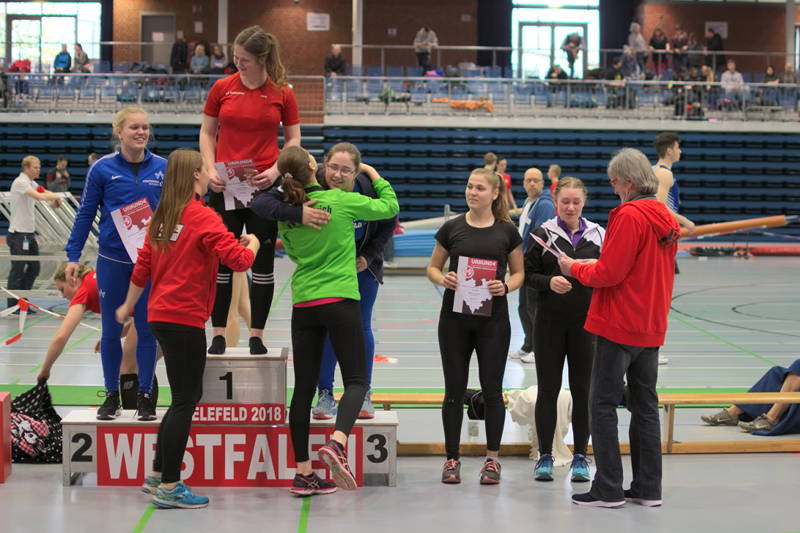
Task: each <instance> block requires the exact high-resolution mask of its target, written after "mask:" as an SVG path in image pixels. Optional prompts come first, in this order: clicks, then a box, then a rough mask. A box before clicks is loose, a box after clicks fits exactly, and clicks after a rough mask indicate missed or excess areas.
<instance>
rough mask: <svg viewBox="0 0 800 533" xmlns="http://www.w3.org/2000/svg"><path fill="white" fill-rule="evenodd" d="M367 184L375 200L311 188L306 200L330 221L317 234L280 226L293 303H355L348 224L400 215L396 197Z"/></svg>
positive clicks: (381, 182)
mask: <svg viewBox="0 0 800 533" xmlns="http://www.w3.org/2000/svg"><path fill="white" fill-rule="evenodd" d="M372 185H373V186H374V187H375V192H376V194H377V195H378V198H369V197H368V196H364V195H363V194H359V193H355V192H344V191H342V190H341V189H329V190H322V189H321V188H318V186H316V185H313V186H309V187H306V188H307V189H311V190H310V192H308V197H309V198H310V199H312V200H316V201H317V203H316V204H314V207H315V208H317V209H324V210H325V211H327V212H328V213H330V215H331V218H330V220H329V221H328V223H327V224H325V225H324V226H322V229H321V230H316V229H313V228H309V227H308V226H304V225H302V224H297V223H294V222H279V223H278V229H279V230H280V234H281V240H282V242H283V246H284V248H285V249H286V253H287V254H288V255H289V258H290V259H291V260H292V261H293V262H294V263H295V264H296V265H297V268H296V269H295V271H294V275H293V276H292V303H293V304H297V303H300V302H307V301H309V300H318V299H320V298H349V299H351V300H360V299H361V296H360V294H359V291H358V278H357V277H356V241H355V236H354V230H353V220H356V219H358V220H383V219H386V218H392V217H393V216H395V215H396V214H397V213H398V212H399V211H400V207H399V206H398V204H397V195H395V193H394V190H393V189H392V186H391V185H389V182H388V181H386V180H385V179H382V178H381V179H377V180H375V181H374V182H373V183H372Z"/></svg>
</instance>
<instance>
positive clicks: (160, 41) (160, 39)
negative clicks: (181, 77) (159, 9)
mask: <svg viewBox="0 0 800 533" xmlns="http://www.w3.org/2000/svg"><path fill="white" fill-rule="evenodd" d="M141 17H142V18H141V22H142V24H141V28H142V36H141V41H142V43H153V44H142V45H141V46H142V49H141V58H142V61H143V62H144V63H149V64H150V65H152V66H154V67H159V66H163V67H164V68H166V69H167V70H169V55H170V52H171V51H172V43H174V42H175V13H142V14H141Z"/></svg>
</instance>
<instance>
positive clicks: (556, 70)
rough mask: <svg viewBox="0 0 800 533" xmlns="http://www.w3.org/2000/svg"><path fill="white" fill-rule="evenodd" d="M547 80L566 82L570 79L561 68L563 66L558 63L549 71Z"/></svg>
mask: <svg viewBox="0 0 800 533" xmlns="http://www.w3.org/2000/svg"><path fill="white" fill-rule="evenodd" d="M545 79H548V80H566V79H569V76H567V73H566V72H564V69H562V68H561V65H559V64H558V63H556V64H554V65H553V66H552V67H550V70H548V71H547V75H546V76H545Z"/></svg>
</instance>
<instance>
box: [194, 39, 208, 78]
mask: <svg viewBox="0 0 800 533" xmlns="http://www.w3.org/2000/svg"><path fill="white" fill-rule="evenodd" d="M208 65H209V61H208V56H207V55H206V47H205V45H203V44H202V43H199V44H197V46H195V47H194V54H193V55H192V62H191V64H190V66H189V69H190V70H191V72H192V74H207V73H208Z"/></svg>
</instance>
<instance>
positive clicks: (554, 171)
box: [547, 163, 561, 196]
mask: <svg viewBox="0 0 800 533" xmlns="http://www.w3.org/2000/svg"><path fill="white" fill-rule="evenodd" d="M560 177H561V166H560V165H556V164H555V163H554V164H552V165H550V166H549V167H547V178H548V179H549V180H550V195H551V196H552V195H554V194H555V193H556V187H557V186H558V179H559V178H560Z"/></svg>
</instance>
